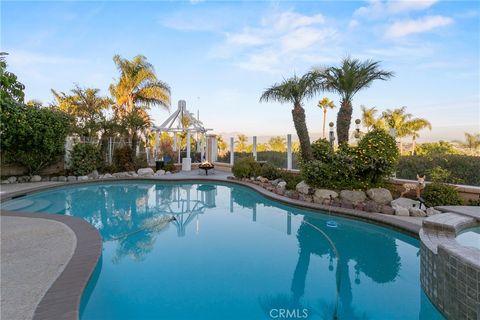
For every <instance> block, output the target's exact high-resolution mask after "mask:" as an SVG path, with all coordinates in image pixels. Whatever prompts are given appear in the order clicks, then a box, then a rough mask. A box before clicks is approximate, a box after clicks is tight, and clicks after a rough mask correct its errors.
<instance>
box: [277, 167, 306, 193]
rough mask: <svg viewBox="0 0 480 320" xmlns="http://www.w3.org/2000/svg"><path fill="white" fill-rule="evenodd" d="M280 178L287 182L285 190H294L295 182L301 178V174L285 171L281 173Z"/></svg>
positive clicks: (297, 182)
mask: <svg viewBox="0 0 480 320" xmlns="http://www.w3.org/2000/svg"><path fill="white" fill-rule="evenodd" d="M281 178H282V179H283V180H284V181H285V182H286V183H287V185H286V187H285V188H286V189H287V190H295V188H296V187H297V184H299V183H300V182H301V181H302V180H303V179H302V176H301V175H299V174H295V173H291V172H286V171H284V172H282V173H281Z"/></svg>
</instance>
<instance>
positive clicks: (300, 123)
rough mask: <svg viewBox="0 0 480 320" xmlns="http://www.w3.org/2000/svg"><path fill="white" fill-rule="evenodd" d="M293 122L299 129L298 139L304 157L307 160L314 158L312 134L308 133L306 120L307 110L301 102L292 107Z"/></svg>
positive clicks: (296, 128) (297, 129)
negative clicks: (311, 141)
mask: <svg viewBox="0 0 480 320" xmlns="http://www.w3.org/2000/svg"><path fill="white" fill-rule="evenodd" d="M292 117H293V124H294V125H295V130H296V131H297V135H298V140H299V141H300V151H301V154H302V159H303V160H305V161H308V160H312V159H313V154H312V146H311V145H310V136H309V135H308V129H307V123H306V122H305V110H304V109H303V108H302V107H301V106H300V104H295V106H294V107H293V109H292Z"/></svg>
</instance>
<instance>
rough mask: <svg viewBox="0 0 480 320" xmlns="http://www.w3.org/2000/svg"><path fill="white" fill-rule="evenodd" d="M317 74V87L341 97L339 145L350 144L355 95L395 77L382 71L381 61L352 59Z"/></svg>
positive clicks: (338, 118) (388, 72)
mask: <svg viewBox="0 0 480 320" xmlns="http://www.w3.org/2000/svg"><path fill="white" fill-rule="evenodd" d="M315 73H316V75H317V86H319V87H321V88H324V89H325V90H329V91H332V92H336V93H338V94H339V95H340V96H341V102H340V110H339V111H338V114H337V136H338V143H343V142H348V133H349V130H350V123H351V120H352V112H353V107H352V99H353V97H354V96H355V94H356V93H357V92H358V91H360V90H362V89H364V88H368V87H369V86H370V85H371V84H372V82H373V81H374V80H388V79H390V78H391V77H393V75H394V74H393V72H390V71H384V70H382V69H380V62H379V61H372V60H366V61H360V60H358V59H352V58H350V57H347V58H345V59H343V60H342V63H341V66H340V67H329V68H326V69H323V70H317V71H316V72H315Z"/></svg>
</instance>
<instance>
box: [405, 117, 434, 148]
mask: <svg viewBox="0 0 480 320" xmlns="http://www.w3.org/2000/svg"><path fill="white" fill-rule="evenodd" d="M409 127H410V134H411V136H412V155H415V154H416V151H415V149H416V147H417V138H418V137H419V136H420V135H419V134H418V132H419V131H420V130H423V129H427V128H428V129H429V130H432V125H431V124H430V122H429V121H428V120H426V119H422V118H416V119H412V120H411V121H410V123H409Z"/></svg>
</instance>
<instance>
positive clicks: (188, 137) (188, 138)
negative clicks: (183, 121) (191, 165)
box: [187, 131, 191, 158]
mask: <svg viewBox="0 0 480 320" xmlns="http://www.w3.org/2000/svg"><path fill="white" fill-rule="evenodd" d="M190 153H191V146H190V131H189V132H187V158H190Z"/></svg>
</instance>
